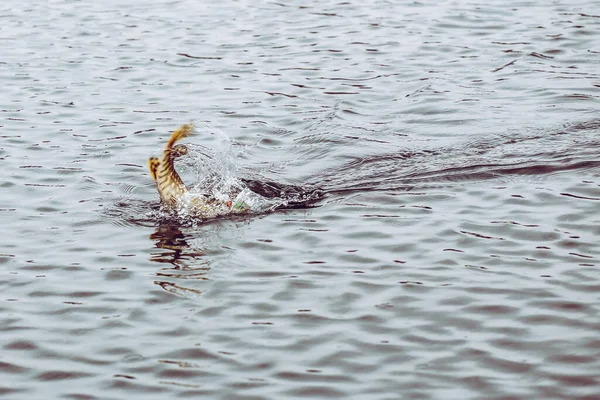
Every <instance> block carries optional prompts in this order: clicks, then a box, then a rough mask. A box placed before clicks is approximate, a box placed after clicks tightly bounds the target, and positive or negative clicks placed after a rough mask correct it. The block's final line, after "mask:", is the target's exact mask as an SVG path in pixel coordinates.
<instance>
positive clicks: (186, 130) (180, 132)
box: [166, 124, 194, 149]
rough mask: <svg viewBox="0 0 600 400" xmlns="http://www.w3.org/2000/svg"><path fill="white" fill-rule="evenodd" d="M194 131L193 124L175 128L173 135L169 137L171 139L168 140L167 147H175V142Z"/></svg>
mask: <svg viewBox="0 0 600 400" xmlns="http://www.w3.org/2000/svg"><path fill="white" fill-rule="evenodd" d="M193 132H194V125H193V124H183V125H181V126H180V127H179V129H177V130H175V131H174V132H173V133H172V134H171V137H170V138H169V141H168V142H167V147H166V148H167V149H170V148H172V147H173V145H174V144H175V142H177V141H178V140H181V139H183V138H186V137H188V136H190V135H191V134H192V133H193Z"/></svg>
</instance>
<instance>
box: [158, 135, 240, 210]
mask: <svg viewBox="0 0 600 400" xmlns="http://www.w3.org/2000/svg"><path fill="white" fill-rule="evenodd" d="M193 131H194V126H193V125H192V124H185V125H182V126H181V127H180V128H179V129H177V130H175V131H174V132H173V133H172V134H171V137H170V138H169V140H168V142H167V145H166V146H165V149H164V150H163V154H162V157H161V158H157V157H150V159H149V160H148V168H149V169H150V176H151V177H152V179H153V180H154V182H155V183H156V188H157V190H158V194H159V195H160V201H161V203H162V204H163V206H164V207H165V208H167V209H170V210H174V209H177V208H179V207H185V208H186V209H188V210H189V212H190V214H192V215H194V216H196V217H199V218H215V217H218V216H221V215H226V214H231V213H237V214H239V213H243V212H246V211H247V210H248V205H247V204H245V203H244V202H242V201H236V202H235V203H234V202H232V201H231V200H219V199H215V198H214V197H212V196H209V195H195V194H192V193H190V191H189V189H188V187H187V186H186V185H185V183H183V180H182V179H181V177H180V176H179V174H178V173H177V170H176V169H175V163H174V162H175V159H176V158H178V157H181V156H183V155H185V154H187V153H188V149H187V147H186V146H185V145H182V144H178V145H176V144H175V143H177V142H178V141H179V140H181V139H184V138H186V137H188V136H190V135H191V134H192V133H193Z"/></svg>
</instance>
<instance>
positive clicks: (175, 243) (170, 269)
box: [150, 224, 210, 296]
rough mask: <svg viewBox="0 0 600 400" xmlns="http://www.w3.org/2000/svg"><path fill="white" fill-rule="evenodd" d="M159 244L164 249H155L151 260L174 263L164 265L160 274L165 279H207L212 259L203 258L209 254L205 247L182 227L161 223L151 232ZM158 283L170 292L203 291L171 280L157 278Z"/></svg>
mask: <svg viewBox="0 0 600 400" xmlns="http://www.w3.org/2000/svg"><path fill="white" fill-rule="evenodd" d="M150 239H151V240H153V241H154V242H155V246H156V247H157V248H158V249H161V251H158V252H155V253H152V254H151V256H150V261H153V262H157V263H161V264H170V266H166V265H165V266H164V267H162V268H161V269H160V272H157V273H156V276H158V277H160V278H162V279H169V278H171V279H195V280H207V279H208V277H207V274H208V272H209V271H210V266H209V261H208V260H205V259H202V258H203V257H204V256H205V255H206V254H205V253H204V251H202V249H196V248H194V247H192V246H190V244H189V243H188V240H187V238H186V236H185V235H184V233H183V232H181V230H180V229H179V228H177V227H176V226H173V225H167V224H163V225H159V226H158V227H157V228H156V230H155V231H154V232H153V233H152V234H151V235H150ZM154 283H155V284H157V285H159V286H160V287H162V288H163V289H164V290H166V291H167V292H169V293H172V294H175V295H179V296H189V295H190V294H195V295H199V294H201V293H202V291H201V290H197V289H192V288H188V287H184V286H181V285H180V284H175V283H173V282H170V281H165V280H156V281H154Z"/></svg>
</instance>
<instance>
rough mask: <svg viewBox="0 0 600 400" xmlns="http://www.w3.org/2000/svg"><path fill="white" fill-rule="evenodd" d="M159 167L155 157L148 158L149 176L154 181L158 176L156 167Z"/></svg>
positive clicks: (158, 161)
mask: <svg viewBox="0 0 600 400" xmlns="http://www.w3.org/2000/svg"><path fill="white" fill-rule="evenodd" d="M159 166H160V160H159V159H158V158H156V157H150V159H149V160H148V169H150V176H152V179H154V180H155V181H156V177H157V175H158V167H159Z"/></svg>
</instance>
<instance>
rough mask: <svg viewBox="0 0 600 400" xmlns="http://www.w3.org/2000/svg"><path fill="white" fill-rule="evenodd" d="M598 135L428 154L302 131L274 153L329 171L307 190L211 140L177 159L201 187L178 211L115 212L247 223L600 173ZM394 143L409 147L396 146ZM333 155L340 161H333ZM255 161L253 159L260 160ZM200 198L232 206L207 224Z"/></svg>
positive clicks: (125, 208) (569, 129)
mask: <svg viewBox="0 0 600 400" xmlns="http://www.w3.org/2000/svg"><path fill="white" fill-rule="evenodd" d="M328 128H331V127H328ZM599 130H600V122H599V121H597V120H594V121H588V122H584V123H579V124H570V125H565V126H563V127H560V129H553V130H552V129H547V130H543V129H538V130H535V131H534V130H524V131H520V132H505V133H502V134H497V135H488V136H487V137H485V138H479V137H473V138H471V139H469V138H467V140H466V141H465V142H464V143H462V144H455V145H452V146H447V147H444V146H439V147H435V146H434V147H431V146H430V147H428V148H421V149H419V147H420V146H419V145H418V143H415V142H410V140H409V139H407V138H405V137H403V138H401V140H398V137H397V136H396V137H391V138H383V139H385V140H389V143H380V142H379V141H374V140H373V139H372V138H371V135H370V134H369V133H365V135H364V136H363V137H357V136H348V135H341V134H339V132H338V133H335V132H334V133H329V132H330V131H328V132H327V133H322V132H324V131H323V128H320V131H319V132H317V133H315V132H313V131H311V127H310V126H308V127H307V126H304V127H302V129H301V131H302V132H303V133H305V136H302V137H299V138H296V139H294V140H293V141H292V142H291V143H292V144H293V145H292V146H290V147H289V148H286V149H285V150H283V149H281V148H277V150H273V151H276V152H277V153H276V154H275V155H276V156H277V157H287V158H289V159H291V160H294V161H293V162H287V161H286V162H283V163H282V165H287V167H288V169H291V170H292V171H293V172H294V174H295V175H296V172H297V171H301V170H302V167H299V168H298V165H304V164H306V165H307V168H305V169H304V170H307V169H308V170H310V169H313V170H317V171H319V168H315V166H316V167H318V166H321V170H320V171H319V172H317V173H314V174H311V175H308V176H304V177H303V178H300V179H298V178H297V177H294V178H293V179H292V181H294V180H296V181H299V182H300V183H299V184H296V185H292V184H287V183H280V182H274V181H273V180H269V179H266V178H264V177H263V176H262V174H261V173H260V172H257V170H256V169H253V168H244V169H242V167H241V166H240V160H241V158H242V156H244V155H247V154H246V152H247V151H248V149H250V151H253V149H254V148H253V147H250V148H244V147H242V146H240V145H238V144H237V143H232V142H231V140H229V138H228V137H227V136H226V135H225V134H219V135H212V136H210V135H209V136H207V137H205V136H203V137H202V141H203V142H204V143H207V142H210V148H208V147H205V146H202V145H198V144H193V143H186V144H185V147H186V154H185V155H184V156H181V157H176V158H177V159H176V161H175V163H176V167H177V170H178V171H179V172H180V173H181V174H182V177H183V181H185V182H194V183H193V184H192V185H189V186H186V191H185V193H183V194H182V195H181V197H180V199H179V202H178V203H177V207H166V206H165V205H164V204H163V205H162V206H159V205H158V204H157V203H156V202H153V203H148V202H144V201H136V200H132V199H124V200H123V201H120V202H118V207H115V208H114V209H112V210H107V211H106V213H107V214H109V215H110V216H111V217H112V218H113V219H114V218H115V217H117V219H120V220H125V221H129V222H127V223H130V224H134V225H140V224H142V225H154V224H156V222H158V223H162V224H164V223H166V224H171V223H175V224H177V225H198V224H202V223H205V222H206V221H207V220H209V219H213V218H214V217H219V216H228V217H231V216H233V215H237V217H236V218H246V217H247V216H252V215H257V214H263V213H267V212H271V211H273V210H277V209H286V208H307V207H314V206H317V205H319V204H321V203H322V200H323V199H324V198H325V197H326V196H338V197H339V196H342V197H343V196H345V195H347V194H350V193H353V192H357V191H359V192H360V191H409V190H412V189H413V188H419V189H422V188H423V187H424V186H430V185H432V184H433V185H435V186H440V185H442V186H447V185H451V184H453V183H456V182H465V181H481V180H488V179H498V178H500V179H504V178H506V177H508V176H513V177H514V176H522V175H528V176H529V175H541V176H544V175H549V174H554V173H559V172H561V171H568V170H592V169H596V168H599V167H600V160H599V159H598V154H597V153H598V150H597V149H598V148H600V136H599V135H598V131H599ZM211 131H213V132H214V130H212V129H211ZM307 133H308V134H307ZM375 135H378V136H377V137H378V140H380V139H381V138H382V135H380V134H379V133H374V134H373V136H375ZM365 140H368V141H369V143H371V144H370V147H368V148H366V146H362V147H361V143H364V141H365ZM394 140H395V141H396V142H395V143H399V144H400V145H401V146H400V145H396V147H395V148H394V145H393V143H394ZM332 141H335V142H334V143H333V142H332ZM357 142H358V144H357ZM411 145H412V146H411ZM411 147H413V148H411ZM332 149H334V150H335V151H333V150H332ZM348 149H350V152H353V153H352V156H351V157H348V156H347V154H349V153H350V152H348V151H347V150H348ZM267 150H269V151H270V149H267ZM326 150H327V151H329V153H330V154H331V156H330V157H329V158H328V155H327V154H328V152H327V151H326ZM339 154H344V158H345V160H346V162H337V166H336V165H335V161H336V159H334V158H335V157H336V156H338V155H339ZM249 157H250V158H251V159H254V158H256V157H260V155H253V154H250V155H249ZM303 163H304V164H303ZM255 165H256V163H255ZM324 165H329V167H325V166H324ZM282 171H283V172H285V169H280V170H278V174H281V173H282ZM282 175H284V174H282ZM282 180H285V179H282ZM287 180H288V181H289V177H288V179H287ZM197 199H201V200H202V201H205V202H208V203H210V202H216V203H217V204H221V205H224V208H222V209H221V210H220V211H219V212H218V213H216V214H215V215H214V216H209V217H206V215H200V216H199V215H198V214H197V213H196V212H195V210H194V207H195V203H194V202H197V201H198V200H197ZM138 203H140V204H138ZM236 205H237V206H236ZM234 206H236V207H239V208H238V209H237V212H231V210H232V209H234ZM142 210H144V212H141V211H142ZM121 223H123V222H121Z"/></svg>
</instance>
